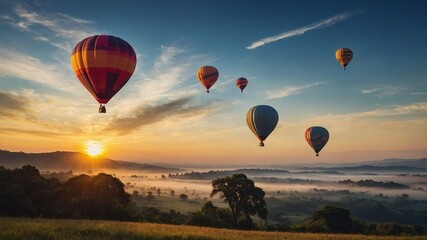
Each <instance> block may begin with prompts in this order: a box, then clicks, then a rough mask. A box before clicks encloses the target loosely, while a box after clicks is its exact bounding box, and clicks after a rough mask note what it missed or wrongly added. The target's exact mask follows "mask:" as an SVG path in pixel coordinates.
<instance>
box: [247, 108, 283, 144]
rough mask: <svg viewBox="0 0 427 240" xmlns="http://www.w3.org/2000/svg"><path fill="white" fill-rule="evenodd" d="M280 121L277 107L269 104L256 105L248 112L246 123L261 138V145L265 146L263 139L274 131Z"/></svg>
mask: <svg viewBox="0 0 427 240" xmlns="http://www.w3.org/2000/svg"><path fill="white" fill-rule="evenodd" d="M278 121H279V114H278V113H277V111H276V109H274V108H273V107H270V106H267V105H258V106H254V107H252V108H251V109H249V111H248V113H247V114H246V123H247V124H248V127H249V129H251V131H252V132H253V133H254V134H255V136H256V137H257V138H258V139H259V140H260V143H259V146H260V147H264V142H263V141H264V140H265V139H266V138H267V137H268V135H270V133H271V132H273V130H274V128H275V127H276V125H277V122H278Z"/></svg>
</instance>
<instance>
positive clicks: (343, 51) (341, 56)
mask: <svg viewBox="0 0 427 240" xmlns="http://www.w3.org/2000/svg"><path fill="white" fill-rule="evenodd" d="M335 57H336V58H337V60H338V62H339V63H340V64H341V65H342V66H343V68H344V70H345V67H346V66H347V65H348V64H349V63H350V61H351V59H353V52H352V51H351V50H350V49H348V48H340V49H338V50H337V51H336V53H335Z"/></svg>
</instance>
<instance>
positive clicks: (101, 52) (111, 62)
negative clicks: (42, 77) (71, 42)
mask: <svg viewBox="0 0 427 240" xmlns="http://www.w3.org/2000/svg"><path fill="white" fill-rule="evenodd" d="M71 65H72V67H73V70H74V73H75V74H76V76H77V78H78V79H79V80H80V82H81V83H82V84H83V86H84V87H85V88H86V89H87V90H88V91H89V92H90V93H91V94H92V96H93V97H94V98H95V99H96V100H97V101H98V102H99V103H100V104H106V103H107V102H108V101H109V100H110V99H111V98H112V97H113V96H114V95H115V94H116V93H117V92H118V91H119V90H120V89H121V88H122V87H123V86H124V85H125V84H126V83H127V81H128V80H129V79H130V77H131V76H132V74H133V72H134V70H135V67H136V54H135V51H134V50H133V48H132V46H131V45H129V43H127V42H126V41H124V40H123V39H121V38H118V37H114V36H109V35H95V36H91V37H88V38H86V39H83V40H82V41H81V42H79V43H78V44H77V45H76V46H75V48H74V50H73V52H72V54H71Z"/></svg>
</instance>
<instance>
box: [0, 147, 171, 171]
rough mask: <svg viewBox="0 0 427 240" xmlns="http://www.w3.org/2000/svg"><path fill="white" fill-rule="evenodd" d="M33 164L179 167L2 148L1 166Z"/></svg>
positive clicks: (66, 167)
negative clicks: (12, 150)
mask: <svg viewBox="0 0 427 240" xmlns="http://www.w3.org/2000/svg"><path fill="white" fill-rule="evenodd" d="M28 164H29V165H32V166H35V167H36V168H38V169H41V170H73V171H88V170H98V169H116V170H142V171H147V172H170V171H177V170H179V169H177V168H168V167H160V166H156V165H151V164H141V163H135V162H128V161H118V160H111V159H108V158H95V157H90V156H88V155H86V154H83V153H79V152H62V151H57V152H48V153H24V152H10V151H6V150H1V149H0V166H3V167H6V168H15V167H22V166H23V165H28Z"/></svg>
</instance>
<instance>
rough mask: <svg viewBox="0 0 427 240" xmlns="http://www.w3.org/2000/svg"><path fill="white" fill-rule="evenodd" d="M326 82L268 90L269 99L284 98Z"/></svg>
mask: <svg viewBox="0 0 427 240" xmlns="http://www.w3.org/2000/svg"><path fill="white" fill-rule="evenodd" d="M325 83H326V82H315V83H310V84H306V85H301V86H292V87H284V88H281V89H277V90H271V91H266V92H265V94H266V95H267V98H268V99H274V98H283V97H287V96H291V95H296V94H299V93H301V92H302V91H303V90H305V89H308V88H312V87H315V86H319V85H321V84H325Z"/></svg>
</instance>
